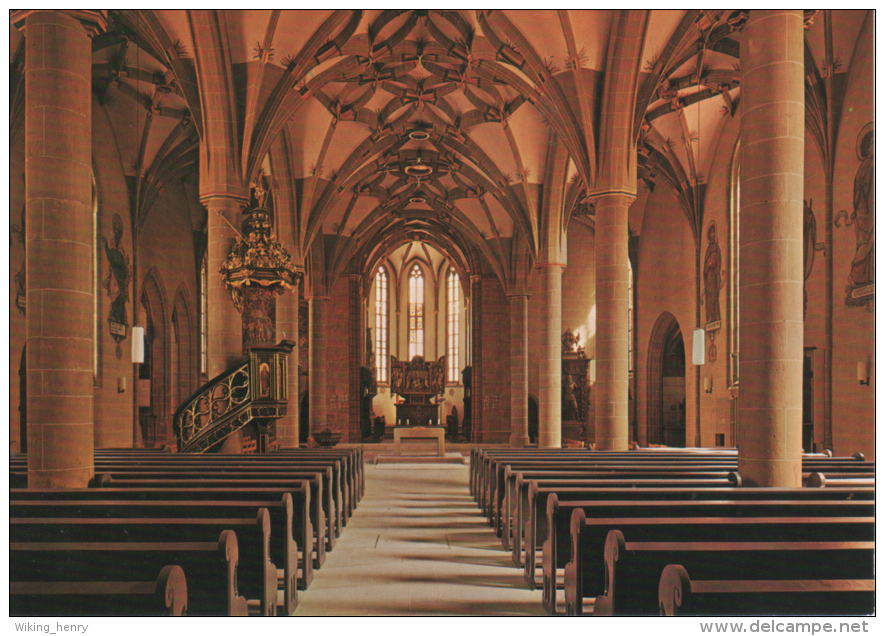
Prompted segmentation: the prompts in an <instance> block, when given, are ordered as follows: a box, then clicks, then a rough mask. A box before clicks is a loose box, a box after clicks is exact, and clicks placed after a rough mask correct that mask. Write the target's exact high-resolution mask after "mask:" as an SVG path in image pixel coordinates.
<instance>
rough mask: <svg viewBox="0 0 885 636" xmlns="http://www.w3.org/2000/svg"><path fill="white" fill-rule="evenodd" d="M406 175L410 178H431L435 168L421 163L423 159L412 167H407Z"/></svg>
mask: <svg viewBox="0 0 885 636" xmlns="http://www.w3.org/2000/svg"><path fill="white" fill-rule="evenodd" d="M405 173H406V174H407V175H409V176H410V177H429V176H430V175H432V174H433V166H428V165H427V164H426V163H421V159H420V158H419V159H418V161H416V162H415V163H413V164H412V165H410V166H406V169H405Z"/></svg>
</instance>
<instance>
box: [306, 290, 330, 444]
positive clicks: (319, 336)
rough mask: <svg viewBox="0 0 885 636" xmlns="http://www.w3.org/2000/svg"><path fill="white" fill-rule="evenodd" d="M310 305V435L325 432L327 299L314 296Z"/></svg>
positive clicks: (309, 301)
mask: <svg viewBox="0 0 885 636" xmlns="http://www.w3.org/2000/svg"><path fill="white" fill-rule="evenodd" d="M308 303H309V304H310V322H309V324H308V328H307V333H308V342H309V344H308V346H309V350H308V358H309V361H310V379H309V384H308V391H309V397H308V400H309V402H310V432H311V434H313V433H316V432H318V431H322V430H325V428H326V426H327V424H326V400H327V393H326V366H327V365H328V363H329V361H328V358H327V356H326V309H327V306H328V304H329V299H328V298H325V297H322V296H314V297H312V298H309V299H308Z"/></svg>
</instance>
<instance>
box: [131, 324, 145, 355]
mask: <svg viewBox="0 0 885 636" xmlns="http://www.w3.org/2000/svg"><path fill="white" fill-rule="evenodd" d="M143 362H144V327H132V363H133V364H142V363H143Z"/></svg>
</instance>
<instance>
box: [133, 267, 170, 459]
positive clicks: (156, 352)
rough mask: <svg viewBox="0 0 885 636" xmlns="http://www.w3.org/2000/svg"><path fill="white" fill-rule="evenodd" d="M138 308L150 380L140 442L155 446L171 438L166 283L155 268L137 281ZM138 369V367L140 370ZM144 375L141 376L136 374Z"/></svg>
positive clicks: (168, 441)
mask: <svg viewBox="0 0 885 636" xmlns="http://www.w3.org/2000/svg"><path fill="white" fill-rule="evenodd" d="M140 305H141V310H142V311H143V312H144V316H145V321H146V324H145V341H146V342H145V354H146V355H145V363H144V365H142V367H146V369H142V370H146V371H147V374H146V375H147V379H149V380H150V407H149V413H145V417H144V418H142V417H139V419H140V420H141V421H140V424H141V442H142V444H144V445H146V446H148V445H150V446H155V445H159V444H164V443H170V442H171V441H172V422H171V414H172V411H171V409H170V408H169V393H170V392H169V360H170V358H169V351H168V349H169V343H170V333H169V325H170V320H169V319H168V318H167V307H169V303H168V300H167V295H166V286H165V284H164V283H163V278H162V276H161V275H160V272H159V270H158V269H157V268H156V267H152V268H151V269H150V270H149V271H148V273H147V274H145V276H144V279H143V281H142V284H141V294H140ZM140 371H141V370H140ZM139 377H140V378H144V375H141V374H140V375H139Z"/></svg>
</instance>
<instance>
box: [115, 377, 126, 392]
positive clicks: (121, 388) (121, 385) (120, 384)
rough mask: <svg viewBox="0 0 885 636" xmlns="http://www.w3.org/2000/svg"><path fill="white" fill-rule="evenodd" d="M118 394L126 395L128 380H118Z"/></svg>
mask: <svg viewBox="0 0 885 636" xmlns="http://www.w3.org/2000/svg"><path fill="white" fill-rule="evenodd" d="M117 393H126V378H117Z"/></svg>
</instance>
